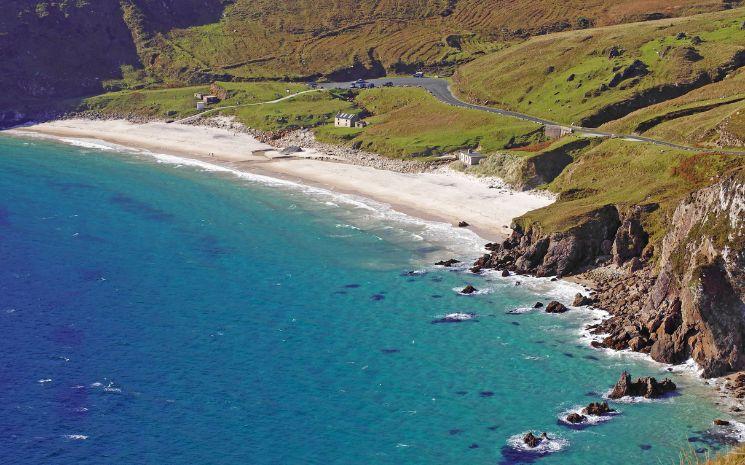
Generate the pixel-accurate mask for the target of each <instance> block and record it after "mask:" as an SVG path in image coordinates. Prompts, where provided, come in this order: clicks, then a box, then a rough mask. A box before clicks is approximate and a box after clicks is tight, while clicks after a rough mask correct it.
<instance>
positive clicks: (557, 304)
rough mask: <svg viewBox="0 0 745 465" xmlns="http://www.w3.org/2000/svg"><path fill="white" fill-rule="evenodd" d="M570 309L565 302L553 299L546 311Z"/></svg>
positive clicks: (555, 311) (557, 311)
mask: <svg viewBox="0 0 745 465" xmlns="http://www.w3.org/2000/svg"><path fill="white" fill-rule="evenodd" d="M568 310H569V309H568V308H566V306H564V304H562V303H560V302H557V301H555V300H552V301H551V302H549V303H548V305H546V313H564V312H567V311H568Z"/></svg>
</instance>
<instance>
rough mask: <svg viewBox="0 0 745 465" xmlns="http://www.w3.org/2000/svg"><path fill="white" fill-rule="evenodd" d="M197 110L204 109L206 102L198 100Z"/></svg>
mask: <svg viewBox="0 0 745 465" xmlns="http://www.w3.org/2000/svg"><path fill="white" fill-rule="evenodd" d="M197 110H204V102H197Z"/></svg>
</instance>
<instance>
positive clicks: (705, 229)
mask: <svg viewBox="0 0 745 465" xmlns="http://www.w3.org/2000/svg"><path fill="white" fill-rule="evenodd" d="M655 208H657V206H656V205H654V204H652V205H638V206H635V207H633V208H631V209H628V210H627V211H620V210H619V208H617V207H616V206H613V205H607V206H605V207H603V208H601V209H599V210H597V211H596V212H594V214H593V215H590V216H588V217H587V218H586V219H585V221H583V222H582V223H581V224H579V225H577V226H575V227H574V228H571V229H569V230H567V231H565V232H561V233H553V234H543V233H541V231H540V230H539V229H538V228H537V227H531V228H529V229H528V230H525V231H524V230H522V229H520V228H517V229H516V230H515V232H514V233H513V235H512V236H511V237H510V238H509V239H507V240H506V241H504V242H503V243H501V244H491V245H490V248H491V250H492V253H490V254H488V255H485V256H484V257H482V258H481V259H479V260H478V261H477V262H476V264H475V265H474V267H475V270H476V271H478V270H479V269H483V268H496V269H507V270H511V271H515V272H518V273H532V274H536V275H538V276H551V275H558V276H566V275H571V274H577V273H580V272H583V271H585V272H587V271H588V270H590V271H589V272H588V273H587V276H588V277H590V278H592V279H594V280H595V281H596V283H597V289H596V293H595V294H594V295H593V302H594V303H595V305H597V306H598V307H601V308H604V309H607V310H608V311H609V312H611V314H612V317H611V318H610V319H608V320H606V321H604V322H603V323H601V324H599V325H596V326H595V327H593V328H592V330H593V332H594V333H595V334H601V335H604V336H605V338H604V340H603V341H602V342H599V343H596V344H597V345H598V346H603V347H611V348H614V349H619V350H620V349H626V348H630V349H632V350H635V351H639V352H645V353H649V354H650V355H651V356H652V358H654V359H655V360H657V361H660V362H665V363H682V362H684V361H686V360H688V359H689V358H693V359H694V360H695V361H696V362H697V363H698V364H699V366H700V367H701V368H702V369H703V374H704V376H706V377H714V376H720V375H723V374H725V373H728V372H733V371H738V370H745V170H744V169H740V170H738V171H735V172H733V173H730V174H729V175H727V176H725V177H723V178H722V179H721V180H719V181H718V182H716V183H715V184H713V185H711V186H709V187H705V188H702V189H700V190H697V191H695V192H693V193H691V194H690V195H689V196H688V197H686V198H685V199H683V200H682V201H680V203H679V204H678V205H677V207H676V208H675V209H674V212H673V213H672V217H671V218H670V220H669V222H668V223H667V224H669V225H670V226H669V229H668V230H667V233H666V234H665V235H664V238H663V239H662V241H661V244H659V245H658V248H659V250H658V252H655V249H654V245H653V244H650V243H649V234H648V233H647V232H646V231H645V230H644V227H643V221H642V219H643V217H644V215H645V214H648V213H649V212H651V211H653V210H654V209H655Z"/></svg>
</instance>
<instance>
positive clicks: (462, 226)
mask: <svg viewBox="0 0 745 465" xmlns="http://www.w3.org/2000/svg"><path fill="white" fill-rule="evenodd" d="M469 226H471V225H470V224H468V223H467V222H465V221H459V222H458V227H459V228H467V227H469Z"/></svg>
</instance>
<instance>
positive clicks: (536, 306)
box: [533, 302, 543, 308]
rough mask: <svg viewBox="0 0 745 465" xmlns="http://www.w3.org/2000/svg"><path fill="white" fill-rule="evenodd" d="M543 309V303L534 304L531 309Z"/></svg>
mask: <svg viewBox="0 0 745 465" xmlns="http://www.w3.org/2000/svg"><path fill="white" fill-rule="evenodd" d="M541 307H543V302H536V303H535V305H533V308H541Z"/></svg>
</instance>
